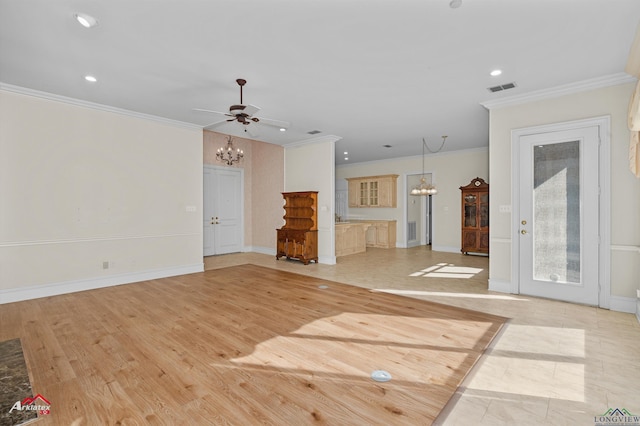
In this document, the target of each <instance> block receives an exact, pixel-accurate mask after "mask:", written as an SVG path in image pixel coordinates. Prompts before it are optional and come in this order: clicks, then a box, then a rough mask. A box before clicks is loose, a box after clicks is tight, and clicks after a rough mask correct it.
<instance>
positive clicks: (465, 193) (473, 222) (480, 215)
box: [460, 177, 489, 254]
mask: <svg viewBox="0 0 640 426" xmlns="http://www.w3.org/2000/svg"><path fill="white" fill-rule="evenodd" d="M460 190H461V191H462V230H461V231H462V243H461V246H462V247H461V248H460V251H461V252H462V253H464V254H469V253H487V254H489V184H488V183H486V182H485V181H484V180H483V179H480V178H479V177H477V178H475V179H473V180H472V181H471V182H470V183H469V184H468V185H466V186H461V187H460Z"/></svg>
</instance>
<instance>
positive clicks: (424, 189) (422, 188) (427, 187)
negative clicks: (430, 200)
mask: <svg viewBox="0 0 640 426" xmlns="http://www.w3.org/2000/svg"><path fill="white" fill-rule="evenodd" d="M446 139H447V137H446V136H443V137H442V144H441V145H440V148H438V149H437V150H435V151H432V150H431V149H430V148H429V147H428V146H427V141H425V140H424V138H422V179H420V184H418V185H417V186H414V187H413V188H412V189H411V192H410V194H411V195H424V196H427V195H436V194H437V193H438V190H437V189H436V187H435V186H433V185H432V184H430V183H427V180H426V179H425V177H424V149H425V148H427V149H428V150H429V152H431V153H433V154H435V153H436V152H440V150H442V148H443V147H444V142H445V140H446Z"/></svg>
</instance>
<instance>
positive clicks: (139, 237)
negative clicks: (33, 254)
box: [0, 233, 200, 248]
mask: <svg viewBox="0 0 640 426" xmlns="http://www.w3.org/2000/svg"><path fill="white" fill-rule="evenodd" d="M197 236H200V234H199V233H188V234H160V235H115V236H111V237H87V238H73V239H61V240H31V241H9V242H5V243H0V248H2V247H20V246H39V245H48V244H75V243H94V242H103V241H122V240H142V239H149V238H175V237H197Z"/></svg>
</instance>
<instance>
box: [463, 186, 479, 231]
mask: <svg viewBox="0 0 640 426" xmlns="http://www.w3.org/2000/svg"><path fill="white" fill-rule="evenodd" d="M476 200H477V196H476V194H467V195H465V196H464V227H465V228H475V227H476V226H477V222H476V208H477V207H476Z"/></svg>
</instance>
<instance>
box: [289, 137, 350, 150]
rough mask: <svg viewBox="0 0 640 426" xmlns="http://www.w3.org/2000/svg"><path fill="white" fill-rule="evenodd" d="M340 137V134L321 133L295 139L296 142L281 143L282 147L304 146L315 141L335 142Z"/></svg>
mask: <svg viewBox="0 0 640 426" xmlns="http://www.w3.org/2000/svg"><path fill="white" fill-rule="evenodd" d="M340 139H342V136H335V135H322V136H316V137H313V138H310V139H305V140H301V141H297V142H291V143H288V144H285V145H283V147H285V148H295V147H298V146H304V145H313V144H316V143H326V142H337V141H339V140H340Z"/></svg>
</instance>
